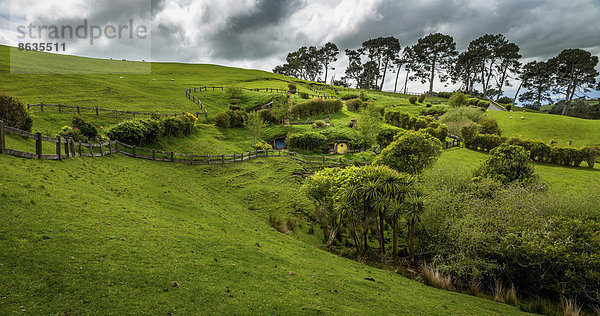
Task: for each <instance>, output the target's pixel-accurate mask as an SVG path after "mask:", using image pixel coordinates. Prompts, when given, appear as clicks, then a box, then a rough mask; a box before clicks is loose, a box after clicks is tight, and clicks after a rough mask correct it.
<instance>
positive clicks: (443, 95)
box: [436, 92, 454, 99]
mask: <svg viewBox="0 0 600 316" xmlns="http://www.w3.org/2000/svg"><path fill="white" fill-rule="evenodd" d="M453 94H454V92H438V93H436V96H437V97H438V98H444V99H450V97H451V96H452V95H453Z"/></svg>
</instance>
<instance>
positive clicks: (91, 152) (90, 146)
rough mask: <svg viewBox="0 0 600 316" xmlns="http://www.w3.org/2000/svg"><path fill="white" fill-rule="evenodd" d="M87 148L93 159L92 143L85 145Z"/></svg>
mask: <svg viewBox="0 0 600 316" xmlns="http://www.w3.org/2000/svg"><path fill="white" fill-rule="evenodd" d="M87 144H88V147H89V148H90V154H91V155H92V157H94V147H92V143H87Z"/></svg>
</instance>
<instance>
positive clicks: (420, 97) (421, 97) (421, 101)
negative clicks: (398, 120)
mask: <svg viewBox="0 0 600 316" xmlns="http://www.w3.org/2000/svg"><path fill="white" fill-rule="evenodd" d="M425 98H427V95H426V94H421V95H420V96H419V100H418V101H419V103H423V102H424V101H425Z"/></svg>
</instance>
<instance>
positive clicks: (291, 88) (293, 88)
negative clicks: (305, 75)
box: [288, 82, 298, 94]
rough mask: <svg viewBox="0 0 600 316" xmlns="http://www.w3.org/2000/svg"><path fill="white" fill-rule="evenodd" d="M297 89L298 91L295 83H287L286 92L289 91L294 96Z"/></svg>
mask: <svg viewBox="0 0 600 316" xmlns="http://www.w3.org/2000/svg"><path fill="white" fill-rule="evenodd" d="M297 89H298V88H297V87H296V84H295V83H293V82H290V83H288V90H289V91H290V92H291V93H292V94H295V93H296V90H297Z"/></svg>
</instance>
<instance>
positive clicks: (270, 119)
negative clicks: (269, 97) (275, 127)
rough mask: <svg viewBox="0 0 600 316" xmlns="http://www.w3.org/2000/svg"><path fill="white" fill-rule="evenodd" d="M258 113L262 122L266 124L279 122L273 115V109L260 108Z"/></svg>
mask: <svg viewBox="0 0 600 316" xmlns="http://www.w3.org/2000/svg"><path fill="white" fill-rule="evenodd" d="M258 115H259V116H260V119H261V120H263V122H265V123H267V124H277V123H280V122H279V120H277V118H276V117H275V111H274V110H273V109H262V110H259V111H258Z"/></svg>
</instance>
